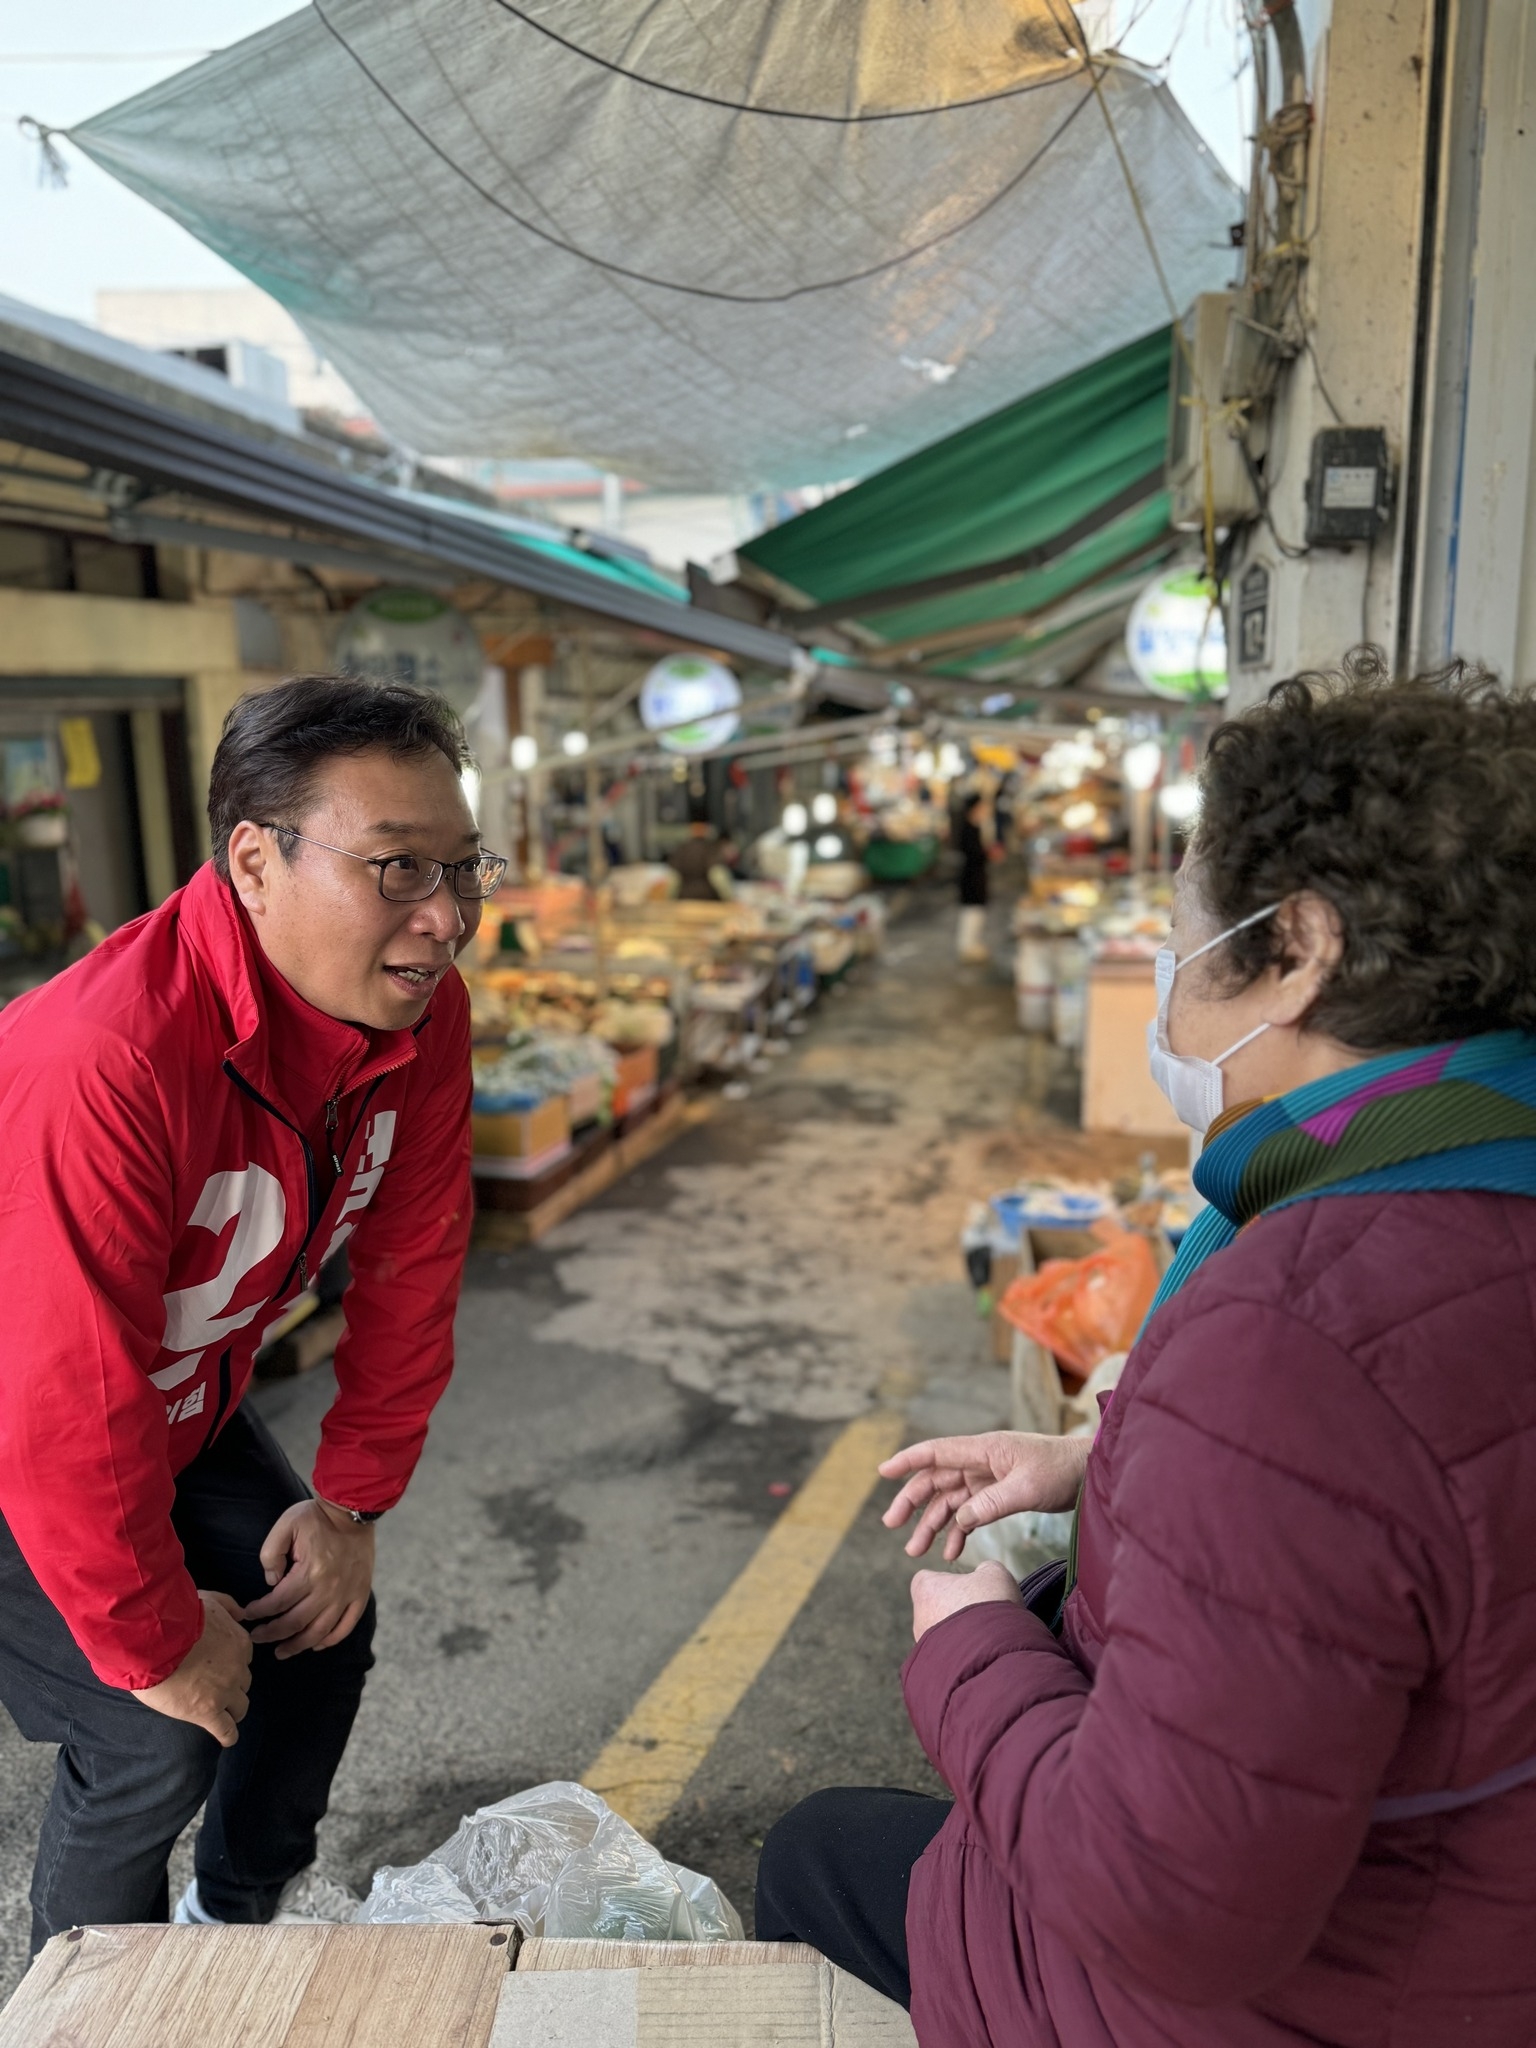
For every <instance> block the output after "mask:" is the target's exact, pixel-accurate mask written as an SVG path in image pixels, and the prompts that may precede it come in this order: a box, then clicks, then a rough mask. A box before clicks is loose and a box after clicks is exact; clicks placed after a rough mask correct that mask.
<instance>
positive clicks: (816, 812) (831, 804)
mask: <svg viewBox="0 0 1536 2048" xmlns="http://www.w3.org/2000/svg"><path fill="white" fill-rule="evenodd" d="M811 816H812V817H813V818H814V819H815V820H816V822H817V824H818V825H835V824H836V823H837V798H836V797H835V796H834V795H833V794H832V792H831V790H830V789H824V790H823V791H822V792H821V794H820V795H819V796H815V797H812V799H811Z"/></svg>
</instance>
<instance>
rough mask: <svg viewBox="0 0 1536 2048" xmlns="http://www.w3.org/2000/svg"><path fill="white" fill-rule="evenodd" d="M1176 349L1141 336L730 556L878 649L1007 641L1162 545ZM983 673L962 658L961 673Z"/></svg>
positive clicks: (974, 656)
mask: <svg viewBox="0 0 1536 2048" xmlns="http://www.w3.org/2000/svg"><path fill="white" fill-rule="evenodd" d="M1171 346H1172V332H1171V329H1168V328H1161V329H1159V330H1158V331H1157V332H1156V333H1154V334H1149V335H1146V336H1145V337H1143V339H1142V340H1140V341H1137V342H1133V343H1132V344H1131V345H1130V346H1129V347H1127V348H1122V349H1117V350H1116V351H1115V353H1114V354H1113V355H1108V356H1104V357H1102V358H1101V359H1100V360H1099V361H1098V362H1095V363H1092V364H1090V365H1089V366H1088V367H1087V368H1086V369H1084V370H1079V371H1077V372H1075V373H1074V374H1073V375H1072V376H1070V377H1064V378H1062V379H1061V380H1060V381H1059V382H1058V383H1055V384H1052V385H1049V386H1048V387H1047V388H1046V389H1045V390H1043V391H1038V392H1036V393H1034V394H1033V395H1032V396H1031V397H1029V398H1025V399H1022V400H1020V401H1019V403H1018V404H1016V405H1011V406H1007V407H1005V408H1004V409H1003V411H1001V412H996V413H993V414H991V415H990V416H989V417H988V418H986V419H984V420H980V421H978V422H977V423H976V425H974V426H971V427H966V428H964V429H963V430H962V431H961V432H960V433H958V434H952V435H950V436H949V437H948V439H946V440H943V441H939V442H936V443H935V444H934V446H933V447H931V448H925V449H923V450H921V451H920V452H919V453H918V454H916V455H911V456H908V457H907V458H906V460H905V461H903V462H898V463H895V464H893V465H892V467H891V468H889V469H886V470H882V471H880V472H879V474H878V475H876V476H872V477H870V478H868V479H867V481H865V482H864V483H861V484H857V485H855V486H854V487H853V489H851V490H848V491H845V492H843V493H842V494H841V495H840V496H839V497H836V498H832V499H829V500H828V501H827V502H826V503H825V504H824V505H819V506H817V507H816V508H815V509H814V510H812V511H809V512H803V513H801V514H800V516H799V517H798V518H796V519H791V520H788V521H786V522H785V524H784V525H782V526H777V527H773V528H771V529H770V530H769V531H768V532H767V533H764V534H760V535H759V536H758V538H757V539H756V540H753V541H749V542H748V543H747V544H746V545H745V546H743V547H741V548H739V549H738V551H737V552H738V554H739V555H740V556H743V557H745V558H746V560H747V561H748V562H750V563H752V564H753V565H755V566H756V567H757V568H758V569H759V570H762V571H765V572H766V573H767V575H769V576H771V577H773V578H774V579H776V580H777V582H778V583H779V584H780V585H781V586H788V587H789V589H791V590H793V591H794V592H797V593H799V594H800V595H801V596H802V597H803V598H805V599H807V600H809V602H810V604H811V605H812V606H813V607H814V608H815V612H816V614H817V615H818V616H821V617H828V616H834V615H835V616H838V617H841V618H845V619H857V620H859V621H860V622H861V623H862V624H864V625H865V626H867V627H868V628H869V629H870V630H871V631H872V632H874V633H876V634H878V635H879V637H880V639H881V640H882V641H885V642H887V643H897V642H908V641H915V640H918V639H920V638H921V637H922V636H924V635H928V634H941V633H949V632H952V631H955V630H957V629H963V628H966V627H971V626H979V625H982V624H985V622H987V621H988V620H992V619H996V620H998V621H999V622H1000V624H1001V623H1002V622H1005V621H1006V622H1008V624H1007V625H1005V626H1003V629H1002V630H1001V631H1000V632H999V635H998V641H999V642H1002V641H1005V640H1010V641H1011V640H1013V639H1014V637H1015V633H1016V630H1017V629H1016V628H1015V627H1014V626H1013V625H1012V622H1013V621H1014V620H1016V619H1018V618H1019V617H1020V616H1021V615H1024V614H1029V613H1036V612H1039V611H1041V610H1042V609H1044V608H1046V607H1049V606H1051V605H1054V604H1056V603H1058V602H1059V601H1060V600H1061V599H1063V598H1065V597H1068V596H1070V595H1071V594H1072V593H1073V592H1074V591H1078V590H1081V589H1082V588H1084V586H1086V585H1088V584H1090V583H1092V582H1094V581H1095V580H1096V579H1098V578H1101V577H1102V578H1104V579H1105V580H1106V581H1117V580H1119V579H1120V578H1121V577H1122V576H1123V575H1125V574H1126V573H1127V572H1128V571H1129V570H1130V569H1131V568H1133V567H1134V566H1135V565H1136V564H1137V563H1138V562H1140V561H1142V560H1145V561H1146V563H1147V565H1148V566H1149V567H1150V565H1151V564H1152V563H1153V562H1154V561H1155V560H1156V559H1157V557H1158V554H1159V552H1160V551H1161V550H1163V549H1165V548H1166V546H1167V545H1168V544H1169V543H1170V542H1171V538H1172V536H1171V534H1170V530H1169V526H1168V509H1169V508H1168V498H1167V494H1166V493H1165V492H1164V491H1163V489H1162V465H1163V455H1164V447H1165V443H1166V438H1167V426H1168V372H1169V352H1170V348H1171ZM793 619H794V614H793V612H792V611H791V612H788V613H787V614H786V623H787V624H788V623H792V622H793ZM996 648H997V643H993V646H992V647H991V648H989V649H987V655H988V656H989V657H990V658H991V659H994V660H995V659H996V658H997V653H996ZM935 652H936V653H937V650H935ZM981 659H982V651H981V649H980V647H979V646H976V645H972V646H968V647H967V650H966V661H967V664H968V665H969V664H976V665H979V664H980V661H981ZM944 666H945V667H946V668H949V667H950V664H949V662H947V661H946V662H945V663H944ZM951 672H954V671H953V670H952V669H951Z"/></svg>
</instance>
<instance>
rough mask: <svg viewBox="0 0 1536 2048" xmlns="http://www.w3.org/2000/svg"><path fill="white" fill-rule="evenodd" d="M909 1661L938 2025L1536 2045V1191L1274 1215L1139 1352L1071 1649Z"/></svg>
mask: <svg viewBox="0 0 1536 2048" xmlns="http://www.w3.org/2000/svg"><path fill="white" fill-rule="evenodd" d="M903 1676H904V1681H905V1685H906V1695H907V1705H908V1709H909V1711H910V1713H911V1716H912V1720H913V1723H914V1725H915V1726H916V1728H917V1732H918V1734H919V1735H920V1737H921V1738H922V1741H923V1745H924V1747H925V1748H926V1750H927V1752H928V1754H929V1756H930V1757H931V1758H932V1759H933V1762H934V1764H935V1766H936V1767H937V1769H938V1770H939V1771H940V1772H941V1773H942V1774H943V1776H944V1778H945V1779H946V1781H947V1782H948V1783H949V1785H950V1786H952V1787H953V1789H954V1793H955V1798H956V1807H955V1811H954V1813H953V1814H952V1815H951V1817H950V1819H949V1821H948V1822H947V1823H946V1824H945V1826H944V1828H943V1830H942V1832H941V1833H940V1834H939V1836H938V1837H937V1839H936V1840H935V1842H934V1844H933V1846H932V1847H931V1848H930V1849H929V1850H928V1852H927V1854H926V1855H925V1856H924V1857H923V1858H922V1860H921V1862H920V1863H919V1864H918V1866H917V1869H916V1870H915V1872H914V1873H913V1880H912V1889H911V1894H910V1898H909V1902H908V1910H907V1935H908V1942H909V1945H910V1949H911V1961H912V1985H913V2001H912V2017H913V2020H914V2022H915V2024H916V2028H917V2036H918V2040H919V2041H920V2043H921V2044H922V2048H1111V2044H1112V2048H1154V2044H1155V2048H1279V2044H1281V2043H1289V2044H1297V2043H1303V2042H1304V2043H1307V2044H1309V2048H1321V2044H1329V2048H1446V2044H1447V2043H1448V2042H1455V2041H1466V2042H1475V2043H1476V2044H1477V2048H1531V2044H1532V2043H1533V2042H1536V1774H1533V1775H1528V1776H1526V1778H1525V1779H1524V1782H1522V1783H1518V1784H1515V1785H1514V1786H1513V1787H1512V1788H1510V1789H1505V1790H1503V1791H1502V1792H1500V1793H1497V1794H1496V1795H1495V1796H1484V1795H1485V1794H1486V1792H1487V1788H1488V1784H1489V1781H1495V1782H1496V1781H1498V1780H1499V1779H1500V1778H1501V1777H1506V1778H1518V1776H1519V1771H1518V1767H1519V1766H1520V1765H1522V1764H1530V1765H1531V1766H1532V1770H1533V1773H1536V1201H1532V1200H1527V1199H1523V1198H1518V1197H1512V1196H1503V1195H1490V1194H1471V1193H1451V1194H1411V1195H1388V1196H1342V1195H1340V1196H1330V1197H1328V1198H1327V1199H1324V1200H1319V1201H1311V1202H1302V1203H1298V1204H1297V1205H1295V1206H1294V1207H1292V1208H1289V1209H1284V1210H1280V1211H1277V1212H1276V1213H1275V1214H1273V1215H1271V1216H1268V1217H1265V1218H1263V1219H1261V1220H1260V1221H1259V1222H1258V1223H1256V1224H1255V1225H1253V1226H1252V1227H1251V1228H1250V1229H1249V1230H1247V1231H1246V1232H1245V1233H1244V1234H1243V1235H1242V1236H1241V1237H1240V1238H1239V1239H1238V1240H1237V1242H1236V1243H1235V1244H1233V1245H1231V1246H1230V1247H1229V1248H1228V1249H1227V1250H1225V1251H1223V1252H1220V1253H1218V1254H1217V1255H1216V1256H1215V1257H1214V1258H1212V1259H1211V1261H1210V1262H1209V1263H1208V1264H1207V1265H1206V1266H1205V1267H1204V1268H1203V1269H1202V1270H1201V1271H1200V1273H1199V1274H1198V1275H1197V1276H1196V1277H1195V1278H1194V1279H1193V1280H1191V1281H1190V1282H1189V1284H1188V1285H1187V1286H1186V1287H1185V1288H1184V1290H1183V1291H1182V1292H1181V1293H1180V1294H1179V1295H1178V1296H1177V1297H1176V1298H1175V1299H1174V1300H1173V1301H1172V1302H1170V1304H1169V1305H1168V1307H1167V1308H1166V1309H1164V1310H1163V1311H1162V1312H1161V1313H1160V1314H1159V1315H1158V1317H1157V1319H1156V1322H1155V1323H1154V1325H1153V1327H1152V1329H1151V1331H1150V1333H1149V1334H1148V1336H1147V1337H1146V1339H1145V1340H1144V1341H1143V1342H1142V1343H1141V1344H1139V1345H1138V1346H1137V1348H1136V1350H1135V1351H1134V1352H1133V1353H1132V1355H1131V1359H1130V1362H1129V1364H1128V1365H1127V1368H1126V1372H1125V1376H1124V1378H1123V1380H1122V1382H1121V1386H1120V1389H1119V1391H1118V1392H1117V1394H1116V1395H1115V1398H1114V1401H1113V1403H1112V1405H1111V1407H1110V1410H1109V1414H1108V1416H1107V1418H1106V1420H1105V1423H1104V1427H1103V1429H1102V1431H1101V1433H1100V1435H1099V1439H1098V1442H1097V1444H1096V1445H1095V1448H1094V1452H1093V1456H1092V1458H1091V1460H1090V1461H1089V1467H1088V1483H1087V1490H1086V1498H1085V1500H1084V1505H1083V1515H1082V1529H1081V1553H1080V1578H1079V1583H1078V1587H1077V1591H1076V1592H1075V1593H1074V1594H1073V1596H1072V1598H1071V1600H1070V1601H1069V1602H1068V1607H1067V1619H1066V1630H1065V1641H1064V1642H1058V1641H1056V1640H1055V1639H1054V1638H1053V1637H1052V1636H1051V1635H1050V1633H1049V1632H1048V1631H1047V1630H1046V1629H1045V1628H1044V1627H1043V1626H1042V1625H1041V1623H1039V1622H1038V1621H1036V1620H1035V1619H1034V1617H1033V1616H1032V1615H1030V1614H1028V1613H1026V1612H1025V1611H1024V1610H1022V1609H1020V1608H1016V1607H1010V1606H1007V1605H1004V1604H1002V1603H995V1604H990V1605H986V1606H981V1607H971V1608H967V1609H964V1610H962V1611H961V1612H960V1613H958V1614H955V1615H952V1616H951V1617H950V1618H949V1619H948V1620H947V1621H944V1622H941V1623H940V1624H939V1625H938V1626H937V1627H936V1628H933V1629H930V1630H929V1632H928V1634H927V1635H926V1636H925V1637H924V1638H923V1640H922V1642H921V1643H920V1644H919V1645H918V1647H917V1648H916V1649H915V1650H914V1651H913V1653H912V1655H911V1657H910V1658H909V1659H908V1661H907V1664H906V1668H905V1671H904V1674H903ZM1457 1792H1460V1793H1467V1792H1474V1793H1477V1794H1478V1795H1479V1796H1477V1797H1476V1798H1475V1799H1472V1800H1468V1801H1464V1802H1463V1803H1461V1804H1459V1805H1457V1804H1452V1803H1451V1801H1450V1799H1449V1798H1443V1797H1432V1798H1429V1799H1428V1800H1425V1799H1423V1798H1422V1797H1421V1795H1446V1794H1452V1793H1457ZM1416 1799H1417V1800H1418V1801H1419V1803H1420V1806H1421V1807H1422V1805H1423V1804H1426V1803H1427V1804H1430V1805H1433V1806H1434V1807H1435V1808H1436V1810H1435V1811H1433V1812H1430V1813H1423V1812H1422V1811H1420V1812H1419V1813H1418V1814H1415V1813H1414V1809H1413V1806H1412V1805H1411V1804H1410V1805H1409V1806H1408V1807H1407V1809H1406V1811H1407V1813H1408V1815H1409V1816H1410V1817H1407V1818H1402V1817H1398V1816H1399V1815H1400V1814H1401V1813H1402V1812H1403V1811H1404V1809H1403V1807H1402V1805H1401V1802H1403V1801H1409V1802H1412V1801H1415V1800H1416Z"/></svg>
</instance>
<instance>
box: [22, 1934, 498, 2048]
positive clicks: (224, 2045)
mask: <svg viewBox="0 0 1536 2048" xmlns="http://www.w3.org/2000/svg"><path fill="white" fill-rule="evenodd" d="M515 1946H516V1944H515V1941H514V1939H513V1932H512V1930H510V1929H508V1928H504V1927H335V1926H297V1927H83V1928H82V1927H77V1928H74V1929H72V1930H71V1931H70V1933H68V1934H57V1935H55V1936H54V1938H53V1940H52V1941H50V1942H49V1943H48V1945H47V1946H46V1947H45V1948H44V1949H43V1951H42V1953H41V1954H40V1955H39V1956H38V1958H37V1960H36V1961H35V1962H34V1963H33V1965H32V1968H31V1969H30V1970H29V1971H28V1972H27V1975H26V1976H25V1977H24V1978H23V1979H22V1981H21V1984H20V1986H19V1987H18V1989H17V1991H16V1994H15V1996H14V1997H13V1998H12V1999H11V2001H10V2003H9V2004H8V2005H7V2006H6V2008H5V2010H4V2012H0V2048H487V2044H488V2043H489V2041H490V2038H491V2028H492V2024H493V2021H494V2018H495V2013H496V2000H497V1994H498V1993H499V1991H500V1989H501V1985H502V1982H503V1981H504V1980H505V1978H506V1977H507V1974H508V1969H509V1965H510V1963H511V1960H512V1957H513V1954H514V1953H515Z"/></svg>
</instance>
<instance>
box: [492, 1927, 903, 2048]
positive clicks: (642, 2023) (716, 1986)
mask: <svg viewBox="0 0 1536 2048" xmlns="http://www.w3.org/2000/svg"><path fill="white" fill-rule="evenodd" d="M684 2043H690V2044H695V2048H916V2036H915V2035H914V2033H913V2031H912V2022H911V2020H910V2019H908V2017H907V2015H906V2013H905V2012H903V2011H902V2009H901V2007H900V2006H899V2005H893V2004H892V2003H891V2001H890V2000H889V1999H888V1998H882V1997H881V1996H880V1994H879V1992H878V1991H871V1990H870V1989H869V1987H868V1985H866V1984H861V1983H860V1982H859V1980H858V1979H857V1978H856V1977H850V1976H848V1975H847V1974H846V1973H845V1972H844V1971H842V1970H839V1969H835V1968H834V1967H833V1965H832V1964H831V1963H829V1962H827V1961H826V1960H825V1959H824V1958H823V1957H821V1956H819V1955H817V1954H816V1952H815V1950H814V1949H809V1948H802V1947H800V1946H799V1945H798V1943H794V1942H756V1941H722V1942H712V1943H709V1944H707V1945H702V1946H700V1945H695V1944H693V1943H691V1942H672V1941H653V1942H630V1941H529V1942H525V1943H524V1944H523V1947H522V1951H521V1953H520V1954H519V1956H518V1962H517V1969H516V1972H515V1973H514V1974H513V1975H512V1976H510V1977H508V1978H507V1980H506V1982H505V1984H504V1985H503V1986H502V1990H501V2000H500V2003H499V2005H498V2006H497V2010H496V2023H495V2026H494V2027H493V2029H492V2032H491V2039H490V2043H489V2048H682V2044H684Z"/></svg>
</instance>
